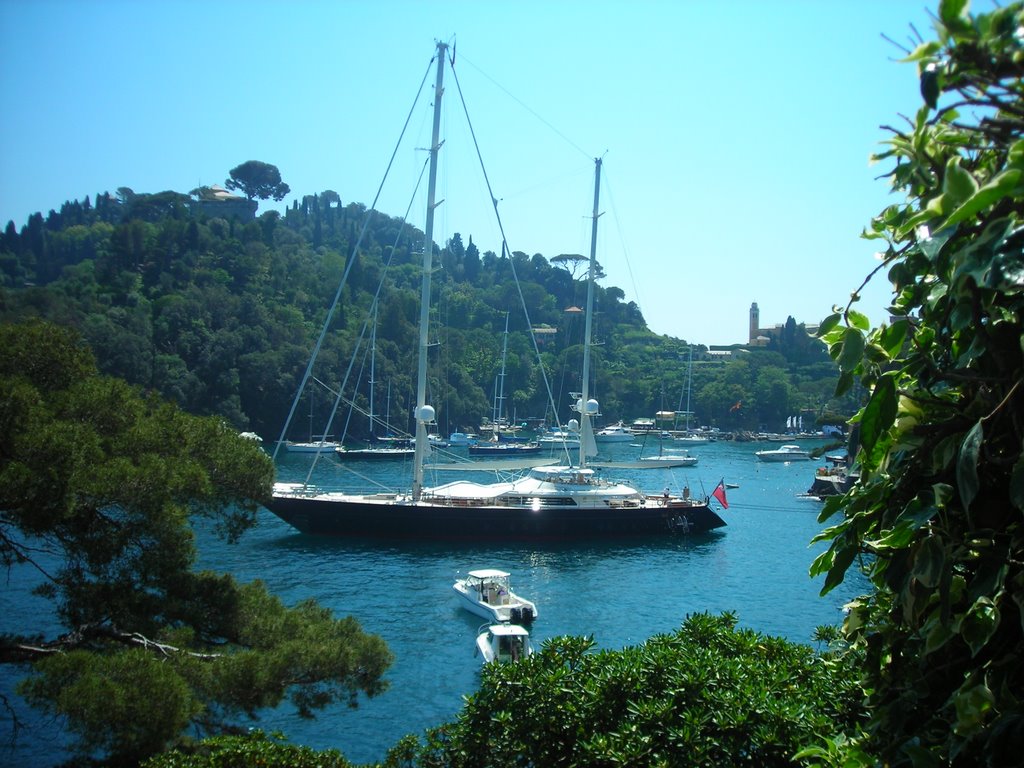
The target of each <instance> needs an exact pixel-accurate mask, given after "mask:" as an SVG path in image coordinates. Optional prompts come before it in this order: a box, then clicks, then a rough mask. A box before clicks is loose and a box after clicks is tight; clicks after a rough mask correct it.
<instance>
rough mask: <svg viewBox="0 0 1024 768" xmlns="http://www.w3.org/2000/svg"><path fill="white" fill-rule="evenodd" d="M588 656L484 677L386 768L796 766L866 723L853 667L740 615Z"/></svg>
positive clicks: (578, 649)
mask: <svg viewBox="0 0 1024 768" xmlns="http://www.w3.org/2000/svg"><path fill="white" fill-rule="evenodd" d="M592 645H593V642H592V640H589V639H585V638H570V637H561V638H556V639H553V640H549V641H547V642H545V644H544V647H543V648H542V650H541V651H540V652H539V653H537V654H534V655H533V656H531V657H529V658H528V659H526V660H525V661H521V662H519V663H516V664H507V665H496V664H491V665H488V666H487V667H485V669H484V672H483V680H482V683H481V686H480V689H479V690H478V691H477V693H475V694H474V695H472V696H470V697H469V698H468V699H467V700H466V705H465V707H464V708H463V710H462V712H461V713H460V715H459V717H458V719H457V720H456V721H455V722H452V723H447V724H445V725H442V726H440V727H439V728H436V729H433V730H431V731H429V732H428V733H427V734H426V737H425V741H424V742H421V741H419V740H418V739H415V738H413V737H409V738H407V739H405V740H403V741H402V742H401V743H399V744H398V745H397V746H396V747H395V748H394V749H393V750H392V751H391V753H390V754H389V756H388V761H387V765H389V766H417V767H422V768H426V767H427V766H460V767H466V768H468V767H469V766H485V765H487V766H489V765H580V766H584V765H585V766H599V765H628V766H638V765H666V766H667V765H681V766H682V765H685V766H716V767H720V766H731V765H756V766H782V765H794V764H796V763H795V762H794V760H793V756H794V755H795V753H796V752H797V751H798V750H799V749H800V747H801V746H803V745H805V744H809V743H811V742H812V741H815V739H816V737H817V736H818V735H819V734H822V733H827V734H834V733H840V732H842V731H844V730H847V729H852V728H854V727H855V726H856V724H857V723H858V722H860V721H861V718H862V716H863V710H862V707H861V701H862V692H861V691H860V689H859V687H858V685H857V682H856V678H857V673H856V658H857V657H856V655H855V654H852V653H844V654H840V653H834V652H831V651H827V652H825V653H824V654H820V655H819V654H816V653H815V652H814V651H813V650H812V649H811V648H810V647H808V646H804V645H799V644H795V643H791V642H788V641H786V640H783V639H780V638H775V637H768V636H765V635H761V634H758V633H756V632H753V631H751V630H741V629H737V628H736V619H735V617H734V616H732V615H730V614H723V615H720V616H711V615H708V614H696V615H693V616H689V617H688V618H687V619H686V621H685V622H684V623H683V626H682V627H681V628H680V629H679V630H678V631H677V632H675V633H673V634H668V635H657V636H655V637H653V638H651V639H650V640H648V641H647V642H645V643H643V644H642V645H640V646H637V647H632V648H625V649H623V650H621V651H601V652H597V653H588V651H589V650H590V649H591V647H592Z"/></svg>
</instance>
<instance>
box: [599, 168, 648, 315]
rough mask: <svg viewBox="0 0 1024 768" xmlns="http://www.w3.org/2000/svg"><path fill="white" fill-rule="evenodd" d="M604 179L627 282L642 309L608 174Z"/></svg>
mask: <svg viewBox="0 0 1024 768" xmlns="http://www.w3.org/2000/svg"><path fill="white" fill-rule="evenodd" d="M605 179H606V180H607V183H606V184H605V187H606V188H607V189H608V198H609V201H608V202H609V206H610V208H611V211H612V218H613V219H614V220H615V231H616V232H617V233H618V235H619V245H620V246H621V247H622V256H623V258H624V259H625V261H626V271H627V272H629V282H630V283H631V284H632V286H633V295H634V296H636V304H637V306H638V307H642V306H643V301H642V299H641V296H640V289H639V288H638V287H637V284H636V276H635V275H634V274H633V265H632V263H631V262H630V260H629V251H628V249H627V248H626V240H625V238H624V237H623V235H622V225H621V224H620V221H619V211H618V209H617V208H616V206H615V195H614V193H613V192H612V189H611V183H610V182H611V180H610V179H609V178H608V174H605Z"/></svg>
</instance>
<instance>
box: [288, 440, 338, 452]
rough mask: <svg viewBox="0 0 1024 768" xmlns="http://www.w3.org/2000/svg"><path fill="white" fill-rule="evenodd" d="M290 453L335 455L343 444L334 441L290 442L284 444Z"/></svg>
mask: <svg viewBox="0 0 1024 768" xmlns="http://www.w3.org/2000/svg"><path fill="white" fill-rule="evenodd" d="M284 447H285V450H286V451H288V452H289V453H333V452H334V451H336V450H338V449H339V448H341V443H336V442H335V441H333V440H312V441H309V442H304V443H294V442H292V441H290V440H289V441H288V442H286V443H285V444H284Z"/></svg>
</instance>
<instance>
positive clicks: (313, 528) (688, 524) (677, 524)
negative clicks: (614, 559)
mask: <svg viewBox="0 0 1024 768" xmlns="http://www.w3.org/2000/svg"><path fill="white" fill-rule="evenodd" d="M267 508H268V509H269V510H270V511H271V512H273V513H274V514H275V515H277V516H278V517H280V518H281V519H282V520H284V521H285V522H286V523H288V524H289V525H291V526H292V527H294V528H296V529H298V530H299V531H301V532H303V533H308V534H314V535H320V536H351V537H359V538H377V539H431V540H446V541H486V540H498V541H517V540H518V541H531V540H538V541H540V540H544V541H578V540H587V539H609V538H615V539H617V538H624V537H639V536H654V535H661V536H674V535H687V534H697V533H705V532H707V531H711V530H714V529H715V528H721V527H723V526H724V525H725V521H724V520H722V518H721V517H719V516H718V515H717V514H716V513H715V512H714V511H713V510H712V509H711V508H710V507H709V506H708V505H707V504H692V505H688V506H669V507H665V506H659V505H656V504H650V505H644V506H640V507H610V506H605V507H598V508H582V507H577V506H575V505H560V506H557V507H555V506H552V507H541V508H539V509H536V510H534V509H532V508H528V507H495V506H457V505H454V504H453V505H448V504H430V503H422V502H421V503H420V504H413V503H412V502H409V501H393V500H388V501H381V500H373V501H370V500H361V499H351V500H349V499H346V500H338V499H324V498H315V497H302V496H292V495H282V496H275V497H274V498H273V499H272V500H271V501H270V502H269V503H267Z"/></svg>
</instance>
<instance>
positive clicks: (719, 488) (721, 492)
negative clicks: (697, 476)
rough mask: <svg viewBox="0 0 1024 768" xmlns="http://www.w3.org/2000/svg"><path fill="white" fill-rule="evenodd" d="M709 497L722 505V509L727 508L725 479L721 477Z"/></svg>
mask: <svg viewBox="0 0 1024 768" xmlns="http://www.w3.org/2000/svg"><path fill="white" fill-rule="evenodd" d="M711 495H712V496H714V497H715V498H716V499H718V503H719V504H721V505H722V508H723V509H728V508H729V502H728V501H726V500H725V478H724V477H723V478H722V479H721V480H719V481H718V485H716V486H715V490H713V491H712V492H711Z"/></svg>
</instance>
